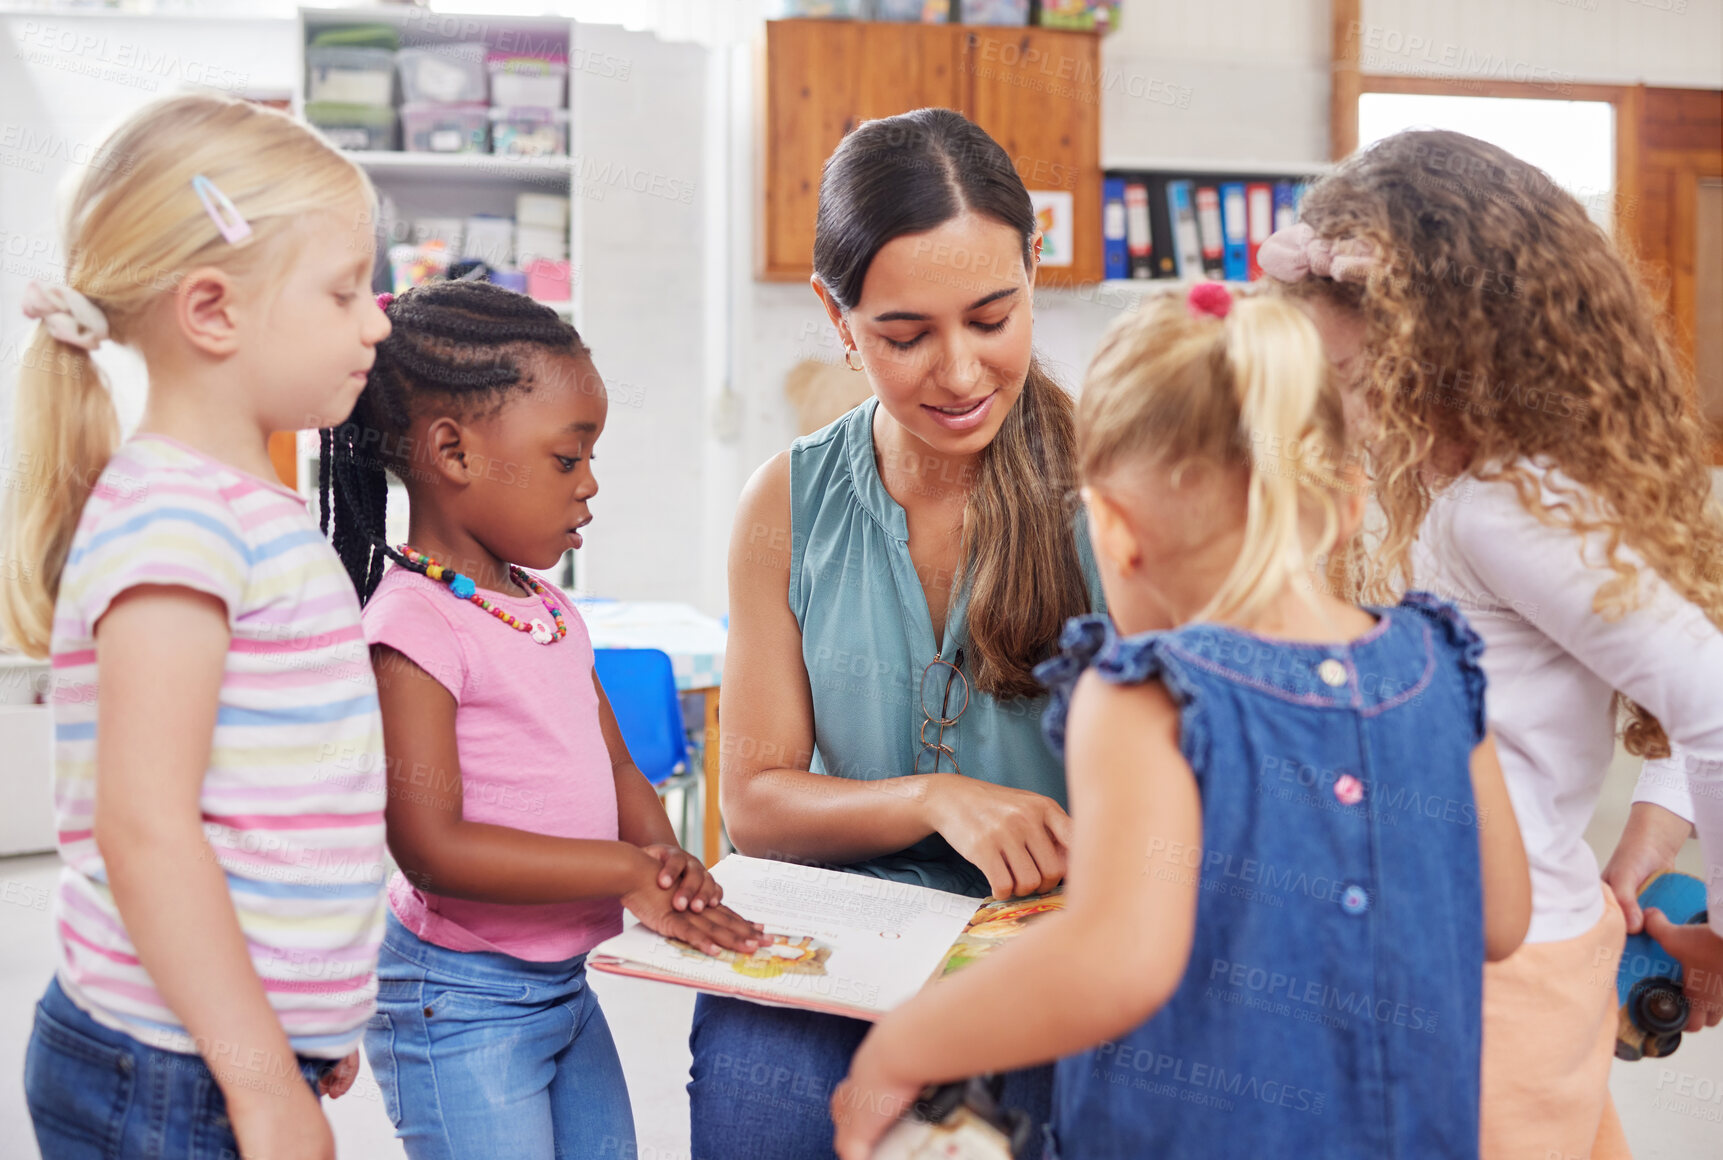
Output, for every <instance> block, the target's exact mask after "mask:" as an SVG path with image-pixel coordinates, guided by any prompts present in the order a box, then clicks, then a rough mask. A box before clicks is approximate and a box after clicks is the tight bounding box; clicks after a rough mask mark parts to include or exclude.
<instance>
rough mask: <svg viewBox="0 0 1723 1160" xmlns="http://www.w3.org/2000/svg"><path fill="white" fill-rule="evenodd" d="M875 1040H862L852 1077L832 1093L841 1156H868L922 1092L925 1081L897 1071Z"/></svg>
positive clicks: (845, 1159)
mask: <svg viewBox="0 0 1723 1160" xmlns="http://www.w3.org/2000/svg"><path fill="white" fill-rule="evenodd" d="M876 1043H877V1040H875V1039H873V1038H872V1037H870V1038H868V1039H865V1040H863V1041H862V1045H861V1047H860V1048H858V1049H857V1051H856V1053H855V1056H854V1058H852V1059H851V1060H850V1074H849V1077H848V1078H846V1079H845V1080H844V1082H843V1083H841V1084H839V1085H838V1087H837V1090H836V1091H834V1092H833V1093H832V1126H833V1128H834V1129H835V1130H836V1131H835V1135H834V1137H833V1140H832V1148H833V1150H834V1151H835V1152H837V1154H838V1160H868V1158H869V1157H871V1156H872V1155H873V1150H874V1145H876V1144H878V1143H879V1140H880V1137H881V1136H883V1135H885V1133H886V1130H887V1129H889V1128H890V1127H891V1126H892V1125H893V1124H895V1123H896V1122H897V1121H898V1120H899V1119H900V1118H901V1117H902V1116H903V1114H904V1113H905V1112H907V1111H909V1109H910V1108H912V1107H914V1106H915V1101H916V1097H917V1096H919V1095H920V1094H921V1088H922V1085H921V1084H920V1083H919V1082H917V1081H915V1080H907V1079H903V1078H901V1077H900V1076H899V1075H897V1074H896V1073H895V1072H894V1070H893V1068H892V1061H891V1060H890V1059H889V1058H886V1054H885V1053H884V1052H882V1051H881V1050H879V1049H877V1048H876V1047H875V1044H876Z"/></svg>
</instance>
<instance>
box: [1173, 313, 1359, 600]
mask: <svg viewBox="0 0 1723 1160" xmlns="http://www.w3.org/2000/svg"><path fill="white" fill-rule="evenodd" d="M1225 340H1226V358H1227V362H1228V364H1229V365H1230V366H1231V368H1232V378H1233V383H1234V388H1235V390H1236V391H1237V393H1238V407H1239V427H1240V430H1241V431H1242V432H1243V434H1244V436H1245V439H1246V441H1247V444H1246V445H1247V447H1248V448H1249V460H1250V487H1249V491H1248V496H1249V499H1248V503H1247V506H1246V514H1245V525H1244V545H1243V548H1242V549H1241V550H1240V552H1239V557H1238V562H1237V563H1236V564H1234V565H1233V568H1232V571H1231V572H1230V573H1229V574H1228V575H1227V578H1226V579H1225V580H1224V581H1223V582H1222V583H1221V586H1220V589H1219V591H1217V592H1216V593H1215V596H1214V599H1213V600H1212V601H1211V602H1210V603H1209V606H1208V608H1207V609H1205V610H1204V614H1203V615H1204V617H1205V618H1206V619H1214V618H1220V617H1240V618H1247V617H1249V616H1250V615H1252V614H1253V613H1255V612H1257V611H1259V610H1260V609H1261V607H1262V605H1263V604H1264V603H1265V602H1266V601H1267V600H1268V599H1269V598H1270V597H1272V596H1273V595H1274V593H1275V592H1277V591H1278V590H1279V589H1280V588H1281V586H1282V585H1284V584H1285V583H1286V581H1287V580H1289V579H1291V578H1293V577H1296V576H1300V575H1302V574H1304V573H1305V572H1306V571H1308V570H1309V568H1310V567H1311V565H1312V563H1313V562H1314V560H1315V558H1316V557H1317V556H1320V555H1322V554H1324V553H1326V552H1327V551H1328V550H1329V549H1330V548H1331V547H1333V546H1334V541H1335V538H1336V536H1337V533H1338V531H1339V523H1340V521H1339V513H1338V509H1337V508H1336V506H1335V503H1334V492H1335V490H1337V489H1338V487H1339V481H1338V480H1337V479H1336V478H1335V476H1334V468H1335V465H1336V464H1337V463H1338V461H1339V459H1340V455H1341V452H1342V448H1341V446H1340V440H1341V439H1343V438H1344V436H1343V434H1342V431H1341V430H1340V429H1339V425H1340V424H1342V423H1343V416H1342V415H1341V414H1340V407H1339V398H1338V396H1337V395H1336V394H1335V391H1334V388H1333V387H1332V386H1331V385H1330V383H1329V379H1328V360H1327V356H1326V355H1325V354H1324V353H1323V349H1322V340H1321V338H1320V336H1319V335H1318V334H1317V332H1316V328H1315V327H1314V326H1312V325H1311V323H1310V320H1309V319H1308V318H1306V317H1305V316H1304V315H1303V313H1302V312H1300V311H1299V310H1298V309H1297V308H1296V307H1294V306H1293V305H1291V304H1290V303H1287V302H1284V301H1278V300H1274V299H1246V300H1241V301H1239V302H1238V303H1237V304H1235V306H1234V307H1233V310H1232V311H1231V313H1230V314H1229V315H1228V317H1227V320H1226V324H1225ZM1324 411H1332V412H1333V413H1332V414H1330V415H1326V416H1325V415H1324V414H1323V412H1324ZM1325 418H1326V419H1327V422H1324V419H1325ZM1312 509H1314V510H1315V512H1316V513H1318V514H1319V515H1320V516H1321V521H1322V522H1321V528H1320V530H1319V531H1318V532H1317V534H1316V535H1315V537H1314V538H1313V540H1312V539H1307V535H1308V532H1309V528H1308V526H1307V525H1308V523H1309V517H1310V515H1311V513H1312Z"/></svg>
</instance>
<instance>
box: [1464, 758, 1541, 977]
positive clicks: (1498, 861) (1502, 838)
mask: <svg viewBox="0 0 1723 1160" xmlns="http://www.w3.org/2000/svg"><path fill="white" fill-rule="evenodd" d="M1472 797H1473V799H1474V801H1475V802H1476V804H1477V809H1478V856H1479V858H1480V859H1481V861H1482V863H1483V866H1482V869H1483V883H1484V957H1485V958H1487V959H1488V960H1489V961H1490V962H1492V963H1493V962H1497V961H1499V960H1501V959H1505V958H1507V957H1508V956H1509V955H1511V954H1513V953H1514V951H1515V950H1517V949H1518V948H1519V945H1520V943H1521V942H1523V941H1524V940H1525V937H1526V928H1527V927H1528V926H1530V925H1531V921H1532V880H1531V871H1530V870H1529V869H1528V868H1527V866H1526V848H1525V845H1524V844H1523V843H1522V842H1521V841H1520V824H1519V820H1518V819H1517V818H1515V817H1514V803H1513V802H1512V801H1511V800H1509V798H1508V787H1507V784H1506V783H1505V782H1504V781H1503V780H1502V763H1501V759H1500V758H1498V757H1497V756H1496V742H1495V738H1494V737H1493V736H1489V735H1486V736H1485V737H1484V740H1483V743H1482V744H1481V745H1479V746H1478V747H1477V748H1476V749H1474V750H1473V751H1472Z"/></svg>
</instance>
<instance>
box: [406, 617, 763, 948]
mask: <svg viewBox="0 0 1723 1160" xmlns="http://www.w3.org/2000/svg"><path fill="white" fill-rule="evenodd" d="M372 657H373V660H374V661H375V662H376V663H377V665H378V668H379V670H380V671H382V672H384V673H387V674H388V675H387V677H386V678H385V679H379V681H378V682H377V699H378V702H379V704H380V705H381V707H382V712H383V748H384V750H385V751H386V752H387V753H388V768H389V797H388V804H387V805H386V806H385V807H384V818H385V821H386V823H387V825H388V832H389V852H390V853H391V854H393V855H394V856H395V861H396V862H398V863H400V866H401V870H402V871H403V872H404V873H405V874H406V875H407V877H408V879H409V880H410V881H412V882H413V883H414V884H415V885H417V886H418V887H419V888H420V889H422V890H428V891H431V892H433V893H436V894H442V895H446V896H448V897H451V898H465V899H471V900H474V901H478V902H501V903H517V904H518V903H546V902H569V901H573V900H575V899H581V898H623V899H627V898H629V897H630V896H636V897H644V895H645V892H648V891H660V892H662V890H661V888H660V887H658V886H657V885H656V882H657V878H658V875H659V873H660V871H661V869H662V863H661V861H660V859H659V858H657V857H656V856H654V855H653V854H652V853H650V852H649V851H646V850H643V849H641V848H640V847H639V846H635V845H632V844H630V843H628V842H622V841H605V840H602V839H586V838H559V837H554V836H552V835H550V834H539V833H534V832H533V831H531V830H525V829H515V828H513V827H511V826H501V825H493V824H491V823H488V822H471V821H467V820H466V818H465V817H464V816H463V812H462V802H463V782H462V779H461V763H460V754H459V751H458V748H457V746H456V743H455V698H454V695H453V694H451V693H450V692H449V691H448V689H446V688H444V687H443V686H442V684H440V683H439V682H438V681H437V680H436V679H435V678H433V677H432V676H431V675H430V674H429V673H427V672H426V671H425V670H424V669H422V668H420V667H419V666H418V665H416V664H414V663H413V661H411V660H409V659H408V658H407V657H406V656H405V655H403V654H401V653H399V652H396V651H395V650H393V649H390V648H388V647H387V646H386V645H374V646H372ZM385 658H386V660H385ZM523 759H530V755H525V754H523ZM636 772H637V773H638V771H636ZM665 909H666V910H668V909H670V902H669V900H668V898H666V900H665ZM637 913H638V911H637ZM679 917H681V918H684V919H686V921H687V922H689V923H693V924H695V925H696V926H697V927H698V930H697V931H695V932H693V933H694V935H695V937H694V938H692V939H691V941H694V942H696V944H697V945H701V946H707V947H709V945H710V943H711V941H712V940H716V942H717V943H719V944H722V945H723V946H727V947H730V948H731V949H733V950H735V949H742V948H743V947H744V946H745V945H746V944H747V942H748V940H749V939H750V938H752V937H753V935H754V934H755V933H756V932H755V931H754V929H753V927H752V926H750V925H749V924H748V923H745V922H743V921H742V920H741V919H740V918H738V917H737V916H736V915H735V914H734V913H732V912H731V911H730V910H728V909H727V908H724V907H722V906H720V907H715V908H711V909H708V910H705V911H704V912H703V913H700V914H689V915H681V916H679ZM653 929H658V927H656V926H654V928H653Z"/></svg>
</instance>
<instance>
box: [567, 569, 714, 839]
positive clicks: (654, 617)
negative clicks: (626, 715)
mask: <svg viewBox="0 0 1723 1160" xmlns="http://www.w3.org/2000/svg"><path fill="white" fill-rule="evenodd" d="M574 605H575V607H576V608H577V609H579V610H580V618H581V619H582V620H584V621H585V622H586V631H587V633H588V634H589V635H590V636H591V637H592V647H593V648H655V649H658V650H659V651H661V652H664V653H666V654H668V655H669V657H670V667H671V669H672V670H673V671H674V672H675V674H676V690H677V692H680V693H687V694H694V693H701V694H704V695H705V698H706V731H705V743H704V744H703V745H702V746H701V780H702V782H703V783H704V790H703V792H704V794H705V798H706V805H705V808H704V810H703V811H702V814H701V816H702V818H703V819H704V821H703V824H702V826H701V837H700V843H701V844H700V856H701V857H702V858H704V859H705V860H706V865H708V866H711V865H713V864H714V863H716V862H717V861H718V856H719V853H720V851H719V843H720V841H721V839H722V834H723V822H722V818H721V817H720V816H719V813H718V685H719V683H720V681H721V680H722V679H723V676H724V644H725V640H726V639H727V638H728V636H729V633H728V632H727V631H726V629H725V628H724V625H723V624H722V623H720V622H719V621H717V620H715V619H713V618H712V617H710V616H707V615H706V614H705V613H703V612H701V611H700V610H699V609H697V608H695V607H694V606H693V605H692V604H678V603H675V602H673V601H665V600H576V601H575V602H574Z"/></svg>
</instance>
